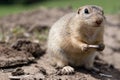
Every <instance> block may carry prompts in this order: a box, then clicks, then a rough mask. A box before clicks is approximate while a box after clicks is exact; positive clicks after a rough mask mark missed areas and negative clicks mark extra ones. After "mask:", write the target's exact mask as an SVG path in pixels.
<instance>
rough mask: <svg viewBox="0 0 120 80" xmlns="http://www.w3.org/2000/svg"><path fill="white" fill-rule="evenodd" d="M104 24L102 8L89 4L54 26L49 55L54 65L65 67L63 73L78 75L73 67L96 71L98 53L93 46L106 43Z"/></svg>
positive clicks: (48, 47)
mask: <svg viewBox="0 0 120 80" xmlns="http://www.w3.org/2000/svg"><path fill="white" fill-rule="evenodd" d="M104 22H105V16H104V13H103V9H102V8H101V7H99V6H95V5H86V6H83V7H80V8H79V9H78V10H77V12H75V13H70V14H67V15H65V16H64V17H62V18H61V19H59V20H58V21H57V22H56V23H55V24H54V25H53V26H52V27H51V29H50V32H49V37H48V45H47V53H48V54H50V58H51V59H52V62H53V64H54V65H56V66H57V67H59V68H61V73H63V74H70V73H72V72H74V68H73V67H72V66H84V67H85V68H87V69H95V67H94V65H93V62H94V58H95V56H96V53H95V52H96V51H97V50H96V49H95V48H90V47H89V45H99V44H103V33H104ZM103 45H104V44H103Z"/></svg>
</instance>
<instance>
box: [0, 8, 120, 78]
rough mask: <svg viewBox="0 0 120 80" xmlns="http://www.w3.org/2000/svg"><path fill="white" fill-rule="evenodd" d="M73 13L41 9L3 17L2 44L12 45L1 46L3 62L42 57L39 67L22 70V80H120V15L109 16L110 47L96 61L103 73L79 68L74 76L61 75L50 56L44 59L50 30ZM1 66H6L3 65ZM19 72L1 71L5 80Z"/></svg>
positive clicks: (107, 35) (106, 38) (107, 43)
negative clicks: (51, 62) (64, 17)
mask: <svg viewBox="0 0 120 80" xmlns="http://www.w3.org/2000/svg"><path fill="white" fill-rule="evenodd" d="M72 11H73V10H72V9H71V8H66V9H62V8H51V9H47V8H40V9H38V10H34V11H28V12H23V13H19V14H15V15H9V16H6V17H2V18H1V19H0V40H1V41H6V42H9V43H4V42H0V60H5V61H8V60H9V59H10V60H11V61H13V59H15V60H16V61H14V62H13V63H14V64H18V63H19V61H20V60H22V59H23V58H25V59H24V61H26V62H27V63H28V61H29V60H28V58H30V57H32V58H35V59H36V58H37V57H38V56H40V58H39V59H38V58H37V59H36V63H32V64H29V65H23V66H19V67H20V68H21V69H22V71H24V74H23V75H20V76H17V77H18V78H21V80H36V79H40V80H120V76H119V75H120V59H119V58H120V36H119V34H120V14H115V15H106V19H107V21H106V25H105V35H104V43H105V46H106V47H105V50H104V51H103V52H100V53H101V54H99V55H98V58H96V60H95V66H96V67H97V68H99V69H100V72H94V71H88V70H86V69H84V68H82V67H79V68H75V74H73V75H58V74H57V71H58V70H57V69H55V68H54V67H52V66H51V65H50V64H49V62H50V61H49V57H48V55H47V54H45V55H43V54H44V51H45V50H46V41H47V36H48V31H49V28H50V27H51V26H52V24H53V23H54V22H55V21H56V20H58V19H59V18H60V17H61V16H63V15H65V14H67V13H69V12H72ZM21 38H22V40H21ZM23 39H24V40H23ZM29 40H31V41H32V42H30V41H29ZM33 42H36V43H33ZM39 43H40V45H38V44H39ZM11 44H12V45H11ZM1 52H2V53H1ZM28 56H29V57H28ZM3 57H4V59H3ZM8 57H10V58H8ZM13 57H14V58H13ZM18 57H20V58H19V59H20V60H19V61H17V59H18ZM8 62H9V61H8ZM0 63H1V65H3V62H2V61H0ZM5 63H7V62H5ZM7 64H9V63H7ZM7 64H5V65H7ZM9 65H11V64H9ZM17 68H18V67H14V68H13V67H11V68H5V69H4V68H2V69H1V70H0V78H1V80H9V77H11V76H12V77H16V76H13V75H12V74H11V73H12V72H14V71H15V70H16V69H17ZM18 74H19V70H18Z"/></svg>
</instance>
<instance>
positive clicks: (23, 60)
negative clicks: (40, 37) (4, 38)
mask: <svg viewBox="0 0 120 80" xmlns="http://www.w3.org/2000/svg"><path fill="white" fill-rule="evenodd" d="M34 59H35V58H34V57H33V56H32V55H31V54H30V53H28V52H25V51H17V50H14V49H12V48H9V47H2V46H0V67H10V66H16V65H21V64H28V63H30V62H32V61H33V60H34Z"/></svg>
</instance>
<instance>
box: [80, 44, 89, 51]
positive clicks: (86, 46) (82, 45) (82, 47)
mask: <svg viewBox="0 0 120 80" xmlns="http://www.w3.org/2000/svg"><path fill="white" fill-rule="evenodd" d="M80 47H81V50H82V51H87V50H88V44H81V46H80Z"/></svg>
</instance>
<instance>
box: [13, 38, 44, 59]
mask: <svg viewBox="0 0 120 80" xmlns="http://www.w3.org/2000/svg"><path fill="white" fill-rule="evenodd" d="M11 47H12V48H13V49H16V50H18V51H26V52H29V53H31V54H32V55H33V56H34V57H35V58H39V57H40V56H41V55H43V54H44V53H45V50H42V49H41V47H40V44H38V43H32V42H31V41H29V40H25V39H19V40H17V41H16V42H15V43H13V44H12V46H11Z"/></svg>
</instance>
